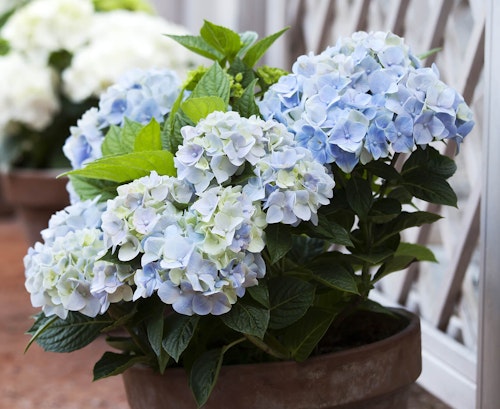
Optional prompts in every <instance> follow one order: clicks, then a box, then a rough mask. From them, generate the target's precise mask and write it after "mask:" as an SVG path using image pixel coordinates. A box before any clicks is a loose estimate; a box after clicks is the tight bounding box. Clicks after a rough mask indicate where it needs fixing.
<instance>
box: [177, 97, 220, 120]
mask: <svg viewBox="0 0 500 409" xmlns="http://www.w3.org/2000/svg"><path fill="white" fill-rule="evenodd" d="M181 109H182V110H183V111H184V113H185V114H186V115H187V116H188V118H189V119H191V121H193V122H194V123H197V122H198V121H199V120H200V119H202V118H206V117H207V115H208V114H211V113H212V112H214V111H222V112H225V111H227V104H226V103H225V102H224V100H223V99H222V98H220V97H198V98H188V99H187V100H185V101H184V102H183V103H182V104H181Z"/></svg>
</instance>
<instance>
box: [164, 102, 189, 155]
mask: <svg viewBox="0 0 500 409" xmlns="http://www.w3.org/2000/svg"><path fill="white" fill-rule="evenodd" d="M171 118H172V123H169V124H168V126H166V127H165V128H164V132H163V133H162V144H163V146H164V148H165V149H167V150H168V151H169V152H172V153H173V154H175V152H177V149H178V147H179V145H182V134H181V129H182V127H184V126H188V125H191V126H192V125H194V123H193V122H192V121H191V120H190V119H189V118H188V116H187V115H186V114H185V113H184V112H183V111H181V110H179V111H177V112H176V113H175V114H174V115H172V116H171Z"/></svg>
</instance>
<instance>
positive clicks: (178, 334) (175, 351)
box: [162, 314, 199, 362]
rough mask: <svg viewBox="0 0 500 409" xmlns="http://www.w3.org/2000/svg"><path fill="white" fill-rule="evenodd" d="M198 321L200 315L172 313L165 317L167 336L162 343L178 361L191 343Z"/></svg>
mask: <svg viewBox="0 0 500 409" xmlns="http://www.w3.org/2000/svg"><path fill="white" fill-rule="evenodd" d="M198 321H199V317H198V316H185V315H180V314H172V315H169V316H167V318H166V319H165V337H164V338H163V342H162V345H163V348H165V351H167V352H168V354H169V355H170V356H171V357H172V358H173V359H174V360H175V361H176V362H179V358H180V356H181V355H182V353H183V352H184V351H185V349H186V348H187V346H188V345H189V342H190V341H191V338H192V337H193V335H194V333H195V331H196V327H197V326H198Z"/></svg>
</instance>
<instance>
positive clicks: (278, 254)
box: [266, 223, 293, 264]
mask: <svg viewBox="0 0 500 409" xmlns="http://www.w3.org/2000/svg"><path fill="white" fill-rule="evenodd" d="M266 242H267V243H266V244H267V250H268V251H269V255H270V256H271V264H274V263H276V262H277V261H278V260H280V259H282V258H283V257H284V256H285V255H286V254H287V253H288V251H290V249H291V248H292V245H293V240H292V234H291V232H290V228H289V227H288V226H286V225H284V224H281V223H275V224H269V225H268V226H267V227H266Z"/></svg>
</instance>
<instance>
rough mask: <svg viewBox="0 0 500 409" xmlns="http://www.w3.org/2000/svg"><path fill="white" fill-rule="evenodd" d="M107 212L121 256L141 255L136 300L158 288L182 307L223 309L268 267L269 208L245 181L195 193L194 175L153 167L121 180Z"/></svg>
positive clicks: (108, 235) (107, 229)
mask: <svg viewBox="0 0 500 409" xmlns="http://www.w3.org/2000/svg"><path fill="white" fill-rule="evenodd" d="M188 205H189V206H188ZM102 220H103V225H102V229H103V231H104V240H105V242H106V244H107V247H110V248H112V251H114V249H115V248H117V247H119V250H118V258H119V259H120V260H121V261H125V262H126V261H130V260H132V259H134V258H135V257H137V256H139V255H140V264H141V268H140V269H138V271H137V272H136V273H135V276H134V280H135V284H136V290H135V292H134V297H133V298H134V300H135V299H138V298H140V297H150V296H151V295H152V294H153V293H154V292H155V291H158V295H159V296H160V298H161V299H162V300H163V301H164V302H165V303H167V304H171V305H172V306H173V308H174V309H175V310H176V311H178V312H179V313H182V314H187V315H191V314H193V313H195V314H200V315H205V314H209V313H211V314H223V313H225V312H227V311H229V309H230V308H231V305H232V304H234V303H235V302H236V299H237V297H238V296H242V295H243V294H244V292H245V290H244V289H245V287H248V286H250V285H255V284H256V283H257V282H256V280H257V278H260V277H262V276H263V275H264V273H265V268H264V262H263V260H262V258H261V256H260V255H259V254H258V253H260V252H261V251H262V250H263V248H264V245H265V243H264V241H263V228H264V227H265V226H266V222H265V216H264V214H263V212H262V210H261V209H260V207H259V206H256V205H255V204H254V203H252V201H251V200H250V199H249V198H247V197H246V196H245V195H244V194H242V192H241V187H240V186H235V187H226V188H223V187H221V186H214V187H212V188H211V189H208V190H206V191H204V192H201V193H200V194H199V195H198V196H194V189H193V187H192V185H191V184H190V183H188V182H186V181H182V180H179V179H177V178H173V177H169V176H159V175H158V174H156V173H155V172H153V173H152V174H151V175H150V176H146V177H143V178H140V179H137V180H135V181H133V182H131V183H129V184H126V185H123V186H120V188H119V189H118V196H117V197H116V198H115V199H113V200H110V201H108V204H107V209H106V211H105V212H104V214H103V216H102Z"/></svg>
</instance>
